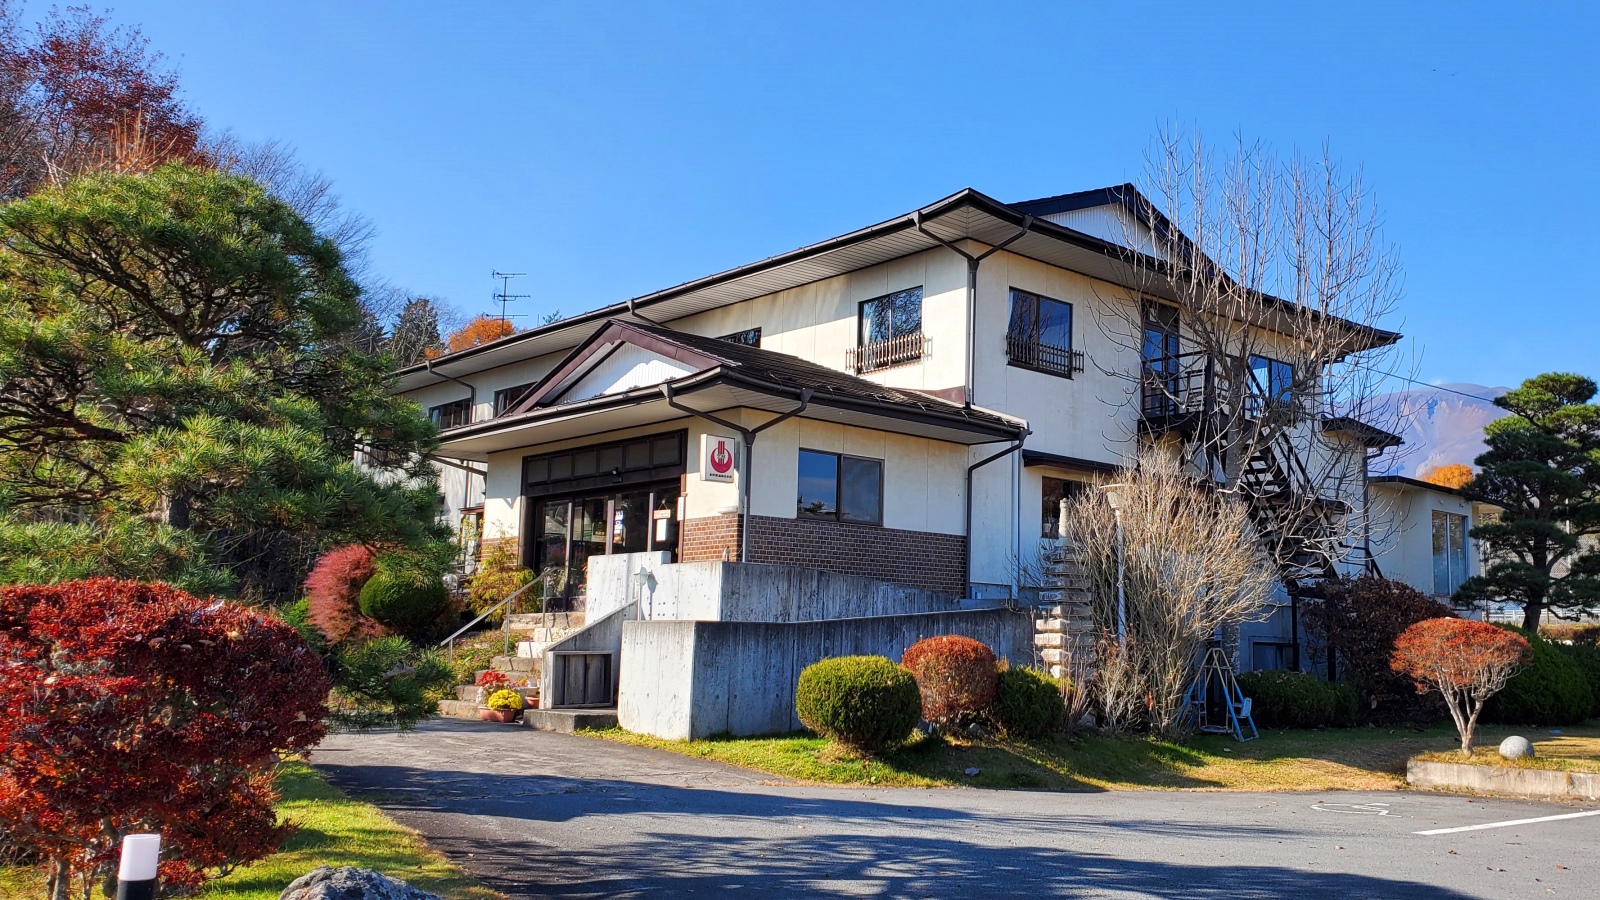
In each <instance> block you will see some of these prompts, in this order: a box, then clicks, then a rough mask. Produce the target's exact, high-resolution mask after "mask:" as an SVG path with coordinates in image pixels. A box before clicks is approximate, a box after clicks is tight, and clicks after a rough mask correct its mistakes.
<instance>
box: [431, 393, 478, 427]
mask: <svg viewBox="0 0 1600 900" xmlns="http://www.w3.org/2000/svg"><path fill="white" fill-rule="evenodd" d="M428 418H430V419H432V420H433V424H435V425H437V426H439V429H440V430H441V431H442V430H444V429H446V428H459V427H461V426H462V425H470V424H472V401H471V400H468V399H466V398H462V399H460V400H452V401H450V402H449V403H441V404H439V405H438V406H434V407H430V408H429V409H428Z"/></svg>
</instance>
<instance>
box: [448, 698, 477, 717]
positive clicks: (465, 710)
mask: <svg viewBox="0 0 1600 900" xmlns="http://www.w3.org/2000/svg"><path fill="white" fill-rule="evenodd" d="M439 715H441V716H449V717H451V718H453V719H476V718H477V717H478V704H477V702H476V701H473V700H440V701H439Z"/></svg>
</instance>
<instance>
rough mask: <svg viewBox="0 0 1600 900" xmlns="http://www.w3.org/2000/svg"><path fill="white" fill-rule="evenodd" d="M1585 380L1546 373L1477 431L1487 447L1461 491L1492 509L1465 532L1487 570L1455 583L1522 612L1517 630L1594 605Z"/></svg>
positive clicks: (1594, 491) (1599, 432)
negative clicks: (1478, 546)
mask: <svg viewBox="0 0 1600 900" xmlns="http://www.w3.org/2000/svg"><path fill="white" fill-rule="evenodd" d="M1595 391H1596V387H1595V383H1594V381H1592V380H1590V379H1588V378H1584V377H1583V376H1580V375H1568V374H1563V373H1549V374H1545V375H1540V376H1537V377H1535V378H1530V379H1528V380H1527V381H1524V382H1523V383H1522V386H1521V387H1519V388H1517V389H1516V390H1514V391H1511V392H1510V393H1507V394H1506V395H1504V396H1502V397H1500V398H1498V399H1497V400H1495V401H1494V402H1495V405H1496V406H1499V407H1500V408H1502V409H1505V410H1507V411H1509V412H1510V413H1511V415H1510V416H1507V417H1506V418H1503V419H1498V420H1496V421H1494V422H1491V423H1490V424H1489V425H1488V427H1486V428H1485V429H1484V440H1485V442H1486V443H1487V444H1488V445H1489V449H1488V451H1487V452H1485V453H1484V454H1483V455H1481V456H1479V457H1478V458H1477V460H1476V462H1477V464H1478V467H1479V472H1478V475H1477V477H1476V478H1474V479H1472V481H1471V482H1470V483H1469V484H1468V485H1467V486H1466V488H1465V493H1466V495H1467V496H1468V497H1470V498H1471V499H1473V500H1478V501H1481V502H1484V503H1492V504H1494V505H1496V506H1498V507H1500V508H1501V510H1502V512H1501V514H1500V515H1499V517H1498V518H1496V519H1493V520H1490V521H1486V522H1483V523H1481V524H1479V525H1478V526H1477V527H1476V528H1473V529H1472V531H1471V532H1470V534H1471V536H1472V537H1473V538H1474V539H1475V540H1479V541H1482V542H1483V544H1484V546H1485V548H1486V550H1487V553H1486V560H1487V563H1488V565H1487V567H1486V570H1485V571H1484V573H1483V574H1482V575H1480V576H1477V577H1474V578H1470V579H1468V580H1467V582H1466V583H1465V584H1463V585H1462V586H1461V590H1460V591H1459V592H1458V593H1457V597H1458V598H1459V599H1461V600H1466V601H1499V602H1509V603H1514V604H1516V605H1518V606H1521V607H1522V610H1523V619H1522V626H1523V627H1524V628H1526V629H1528V630H1530V631H1533V630H1536V629H1537V628H1538V627H1539V620H1540V618H1541V617H1542V616H1543V613H1544V611H1545V610H1551V611H1552V612H1556V613H1568V614H1573V613H1578V612H1580V611H1593V610H1595V609H1596V608H1600V546H1597V539H1600V406H1597V405H1595V404H1593V403H1591V402H1589V401H1591V400H1592V399H1593V398H1594V396H1595Z"/></svg>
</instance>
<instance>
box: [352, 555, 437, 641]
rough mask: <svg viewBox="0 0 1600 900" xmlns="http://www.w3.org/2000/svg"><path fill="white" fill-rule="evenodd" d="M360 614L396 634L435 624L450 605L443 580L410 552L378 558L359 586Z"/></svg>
mask: <svg viewBox="0 0 1600 900" xmlns="http://www.w3.org/2000/svg"><path fill="white" fill-rule="evenodd" d="M360 603H361V612H362V614H363V615H365V616H368V617H370V618H373V619H376V620H377V621H378V622H381V623H382V624H384V625H387V626H389V627H391V628H394V629H396V630H398V631H415V630H417V629H418V628H421V627H424V626H427V625H429V624H431V623H433V622H434V621H436V620H437V619H438V618H439V616H440V615H441V614H443V613H444V611H445V608H446V607H447V606H448V605H449V603H450V593H449V591H447V590H446V589H445V586H444V579H442V578H440V577H439V574H438V573H437V572H435V571H433V570H432V567H430V566H428V565H427V564H426V563H425V562H424V561H423V560H420V559H418V558H416V556H415V555H413V554H409V553H388V554H384V555H383V556H380V557H378V560H377V563H376V565H375V570H374V571H373V573H372V577H371V578H368V579H367V582H366V584H364V585H362V586H361V597H360Z"/></svg>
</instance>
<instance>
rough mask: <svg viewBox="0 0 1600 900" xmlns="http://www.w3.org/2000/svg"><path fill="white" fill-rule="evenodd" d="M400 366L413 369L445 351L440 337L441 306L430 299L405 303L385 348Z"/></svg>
mask: <svg viewBox="0 0 1600 900" xmlns="http://www.w3.org/2000/svg"><path fill="white" fill-rule="evenodd" d="M384 346H385V348H386V349H387V350H388V351H389V354H390V355H391V356H393V357H394V362H395V365H397V366H414V365H416V364H417V363H419V362H422V361H423V360H424V359H428V358H430V357H433V356H437V355H439V354H440V353H442V352H444V339H443V338H442V337H440V336H439V305H438V304H437V303H436V302H435V301H433V300H432V299H430V298H428V297H418V298H416V299H414V300H408V301H406V305H405V306H404V307H402V308H401V310H400V314H399V315H398V316H396V317H395V321H394V328H393V329H391V330H390V332H389V340H388V342H387V343H386V344H385V345H384Z"/></svg>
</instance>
